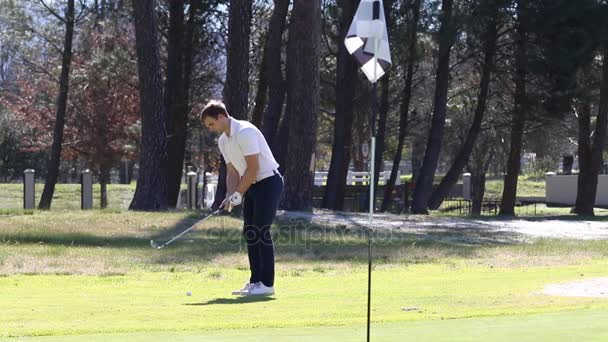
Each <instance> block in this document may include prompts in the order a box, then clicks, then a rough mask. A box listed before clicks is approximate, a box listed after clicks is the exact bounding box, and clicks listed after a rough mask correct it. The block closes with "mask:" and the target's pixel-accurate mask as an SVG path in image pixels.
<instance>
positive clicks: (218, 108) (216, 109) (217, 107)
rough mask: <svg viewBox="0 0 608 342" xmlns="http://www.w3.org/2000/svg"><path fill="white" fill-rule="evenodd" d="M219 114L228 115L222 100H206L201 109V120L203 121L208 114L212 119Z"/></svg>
mask: <svg viewBox="0 0 608 342" xmlns="http://www.w3.org/2000/svg"><path fill="white" fill-rule="evenodd" d="M220 114H224V116H226V117H228V111H227V110H226V106H225V105H224V103H222V101H218V100H211V101H209V102H207V104H206V105H205V107H204V108H203V110H202V111H201V121H204V120H205V118H206V117H208V116H210V117H212V118H214V119H217V117H218V116H219V115H220Z"/></svg>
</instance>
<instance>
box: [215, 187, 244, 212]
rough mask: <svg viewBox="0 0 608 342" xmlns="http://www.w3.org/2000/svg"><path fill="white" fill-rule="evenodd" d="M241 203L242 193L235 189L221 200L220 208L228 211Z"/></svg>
mask: <svg viewBox="0 0 608 342" xmlns="http://www.w3.org/2000/svg"><path fill="white" fill-rule="evenodd" d="M241 203H243V194H241V193H240V192H238V191H235V192H233V193H232V194H230V196H227V197H226V198H225V199H224V201H222V204H221V205H220V208H224V209H226V210H227V211H228V212H230V211H232V208H234V207H236V206H238V205H240V204H241Z"/></svg>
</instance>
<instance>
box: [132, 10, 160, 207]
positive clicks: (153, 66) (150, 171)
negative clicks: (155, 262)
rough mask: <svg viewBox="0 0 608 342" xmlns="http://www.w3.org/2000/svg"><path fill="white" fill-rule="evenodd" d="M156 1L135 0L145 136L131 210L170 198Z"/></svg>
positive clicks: (142, 139) (136, 38)
mask: <svg viewBox="0 0 608 342" xmlns="http://www.w3.org/2000/svg"><path fill="white" fill-rule="evenodd" d="M155 3H156V1H148V0H134V1H133V10H134V11H133V15H134V19H135V41H136V44H135V45H136V51H137V68H138V72H139V92H140V96H139V98H140V107H141V112H142V136H141V155H140V167H139V177H138V179H137V187H136V189H135V195H134V197H133V201H132V202H131V205H130V207H129V209H131V210H147V211H154V210H165V209H167V206H168V198H167V161H168V158H167V113H166V108H165V106H164V100H163V84H162V78H161V72H160V56H159V44H158V37H157V24H156V22H157V19H156V14H155V12H154V6H155Z"/></svg>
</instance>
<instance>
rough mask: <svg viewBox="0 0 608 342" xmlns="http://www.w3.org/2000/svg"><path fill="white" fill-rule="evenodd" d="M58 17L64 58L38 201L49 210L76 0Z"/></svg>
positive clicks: (61, 126)
mask: <svg viewBox="0 0 608 342" xmlns="http://www.w3.org/2000/svg"><path fill="white" fill-rule="evenodd" d="M56 17H57V19H59V20H60V21H61V22H63V24H64V25H65V38H64V44H63V51H62V54H63V58H62V60H61V76H60V78H59V94H58V95H57V110H56V114H55V128H54V130H53V145H52V147H51V155H50V157H49V160H48V163H47V172H48V174H47V177H46V181H45V183H44V190H42V196H41V197H40V202H39V203H38V208H39V209H47V210H48V209H50V208H51V201H52V200H53V193H54V192H55V184H56V183H57V176H58V174H59V162H60V158H61V147H62V143H63V129H64V125H65V113H66V107H67V102H68V91H69V82H70V65H71V63H72V40H73V38H74V22H75V20H76V18H75V9H74V0H68V3H67V7H66V15H65V17H60V16H59V15H56Z"/></svg>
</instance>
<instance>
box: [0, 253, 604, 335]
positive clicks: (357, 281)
mask: <svg viewBox="0 0 608 342" xmlns="http://www.w3.org/2000/svg"><path fill="white" fill-rule="evenodd" d="M606 266H608V264H606V263H601V262H597V263H593V264H590V265H585V266H580V265H579V266H576V267H573V266H570V267H531V268H526V269H509V268H488V267H483V266H478V267H472V266H466V267H465V265H463V264H459V263H454V264H436V265H415V266H410V267H407V268H393V267H386V268H380V269H377V270H376V271H375V273H374V288H373V291H374V292H373V293H374V297H373V317H374V322H381V323H391V322H393V323H394V322H407V321H421V320H441V319H454V318H464V317H488V316H503V315H522V314H532V313H549V312H560V311H573V310H587V309H598V310H599V309H608V301H607V300H597V299H580V298H557V297H549V296H544V295H542V294H539V293H538V292H539V291H540V290H541V289H542V288H543V286H544V285H545V284H546V283H548V282H560V281H567V280H572V279H580V278H581V277H580V274H581V272H583V273H584V274H585V276H586V277H593V276H600V275H605V274H606V273H605V272H606V271H605V269H606ZM213 272H221V274H222V277H220V278H218V277H216V276H212V275H211V273H213ZM246 276H247V272H246V271H239V270H236V269H229V268H221V269H216V268H207V269H205V270H203V271H201V272H200V273H185V272H179V273H171V272H142V273H139V272H136V273H133V274H129V275H124V276H106V277H90V276H61V275H47V276H26V275H20V276H12V277H5V278H1V279H0V288H2V289H3V296H2V298H0V305H1V306H2V308H3V310H2V312H0V321H1V322H3V330H2V335H3V336H5V337H6V336H21V335H26V336H27V335H63V334H86V333H120V332H123V333H124V332H158V331H184V330H186V331H190V330H192V331H196V330H207V329H209V330H223V329H246V328H258V327H264V328H281V327H305V326H342V325H346V326H352V325H355V324H363V323H364V322H365V307H366V305H365V303H366V284H367V282H366V279H367V278H366V276H367V273H366V269H365V267H355V268H352V269H351V270H349V271H348V272H343V271H339V270H336V271H333V272H331V273H326V274H323V275H319V274H314V272H310V271H308V270H306V271H304V272H302V274H299V275H297V276H294V275H291V274H289V273H284V272H280V273H279V279H278V281H277V291H279V292H278V294H277V296H276V297H274V298H260V299H240V298H234V297H233V296H231V295H230V290H232V289H233V288H234V287H237V286H239V285H241V283H242V281H243V279H245V278H246ZM186 291H192V292H193V296H191V297H187V296H186V295H185V293H186ZM59 308H60V309H59ZM406 308H414V309H413V310H412V311H405V310H404V309H406ZM58 309H59V310H58ZM261 312H263V313H264V316H263V317H264V318H263V319H259V318H260V313H261Z"/></svg>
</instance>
